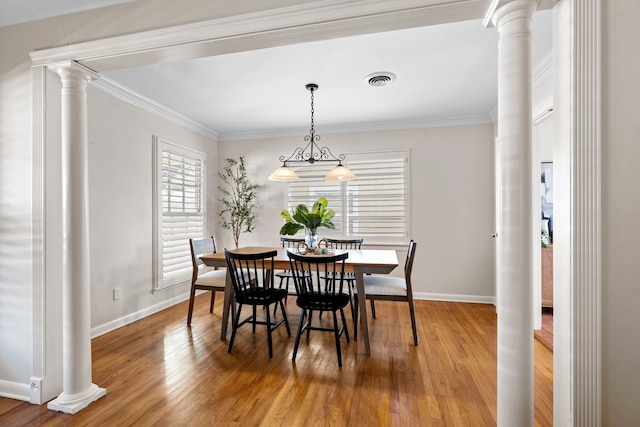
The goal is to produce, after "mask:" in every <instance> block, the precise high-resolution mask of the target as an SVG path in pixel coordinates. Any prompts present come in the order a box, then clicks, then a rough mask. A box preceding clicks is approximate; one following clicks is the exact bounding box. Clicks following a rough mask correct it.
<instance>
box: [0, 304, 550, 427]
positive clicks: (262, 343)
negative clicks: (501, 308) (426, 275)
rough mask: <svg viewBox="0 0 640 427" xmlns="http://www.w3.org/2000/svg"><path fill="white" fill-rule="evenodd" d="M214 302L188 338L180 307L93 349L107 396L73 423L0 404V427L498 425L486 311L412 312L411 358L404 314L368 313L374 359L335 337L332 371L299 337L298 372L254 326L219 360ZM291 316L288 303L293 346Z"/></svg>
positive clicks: (21, 405) (540, 412) (317, 349)
mask: <svg viewBox="0 0 640 427" xmlns="http://www.w3.org/2000/svg"><path fill="white" fill-rule="evenodd" d="M221 301H222V298H216V308H215V310H214V313H213V314H209V312H208V295H201V296H199V297H197V298H196V307H195V309H194V319H193V321H192V325H191V328H188V327H187V326H186V315H187V302H185V303H181V304H178V305H176V306H174V307H171V308H169V309H167V310H164V311H163V312H161V313H158V314H156V315H153V316H150V317H148V318H145V319H143V320H140V321H138V322H135V323H133V324H131V325H128V326H125V327H122V328H120V329H118V330H116V331H113V332H111V333H109V334H106V335H103V336H101V337H98V338H96V339H94V340H93V341H92V351H93V382H94V383H96V384H98V385H99V386H100V387H105V388H106V389H107V395H106V396H105V397H103V398H101V399H99V400H98V401H96V402H94V403H92V404H91V405H90V406H88V407H87V408H85V409H84V410H82V411H81V412H79V413H77V414H75V415H68V414H62V413H58V412H54V411H49V410H47V408H46V405H42V406H36V405H31V404H29V403H26V402H20V401H16V400H11V399H4V398H0V425H3V426H35V425H38V426H40V425H44V426H89V425H100V426H129V425H136V426H148V425H157V426H173V425H189V426H209V425H214V426H218V425H219V426H228V425H242V426H280V425H283V426H300V425H303V424H305V425H331V426H347V425H349V426H356V425H358V426H377V425H380V426H493V425H496V314H495V310H494V307H493V306H491V305H483V304H463V303H447V302H434V301H416V315H417V320H418V330H419V331H418V332H419V340H420V345H419V346H418V347H415V346H413V344H412V343H413V338H412V334H411V325H410V320H409V314H408V309H407V307H406V305H405V304H400V303H393V302H377V303H376V311H377V314H378V316H377V319H372V320H371V322H370V331H371V352H372V354H371V357H366V356H364V355H363V345H362V342H361V341H357V342H355V341H353V340H352V341H351V342H350V343H348V344H347V343H346V342H345V340H344V338H343V340H342V351H343V355H342V357H343V367H342V368H341V369H339V368H338V363H337V359H336V351H335V341H334V337H333V335H332V334H330V333H323V332H316V331H314V332H312V333H311V338H310V340H309V342H307V341H306V340H305V339H304V338H303V339H302V340H301V343H300V348H299V350H298V358H297V361H296V363H295V364H293V363H292V362H291V352H292V349H293V342H294V337H293V336H292V337H288V336H287V333H286V329H285V328H278V329H277V330H276V331H275V332H274V343H273V351H274V355H273V359H269V355H268V350H267V338H266V331H265V329H264V327H260V326H258V330H257V331H256V333H255V334H253V333H252V332H251V327H250V326H245V327H243V328H241V329H240V330H239V331H238V335H237V336H236V341H235V343H234V347H233V352H232V353H231V354H229V353H227V344H228V341H225V342H223V341H220V339H219V335H220V317H221V315H220V313H221V311H222V310H221V308H222V307H221V305H220V304H221ZM298 312H299V310H298V308H297V307H296V305H295V302H294V299H293V298H290V299H289V303H288V306H287V314H288V316H289V321H290V323H291V328H292V334H294V335H295V331H296V328H297V322H298V319H299V315H298ZM330 317H331V316H324V318H323V321H324V322H329V321H330V319H329V318H330ZM347 317H348V318H350V316H349V315H347ZM348 322H349V321H348ZM351 326H352V325H351V324H350V322H349V327H350V328H351ZM351 331H352V328H351ZM532 339H533V337H532ZM534 345H535V361H536V364H535V374H534V375H535V425H536V426H551V425H552V424H553V421H552V420H553V416H552V413H553V407H552V405H553V397H552V391H553V386H552V367H553V361H552V353H551V351H550V350H548V349H547V348H545V347H544V346H543V345H542V344H541V343H539V342H538V341H537V340H535V341H534Z"/></svg>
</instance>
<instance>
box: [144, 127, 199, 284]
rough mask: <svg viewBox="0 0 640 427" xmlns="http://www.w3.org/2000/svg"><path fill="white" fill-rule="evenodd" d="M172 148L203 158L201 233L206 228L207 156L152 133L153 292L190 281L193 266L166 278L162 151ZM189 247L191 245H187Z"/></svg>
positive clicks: (193, 156) (185, 155)
mask: <svg viewBox="0 0 640 427" xmlns="http://www.w3.org/2000/svg"><path fill="white" fill-rule="evenodd" d="M164 151H170V152H173V153H175V154H179V155H182V156H184V157H190V158H192V159H198V160H200V161H202V194H203V203H202V216H203V220H202V235H201V236H199V238H202V237H204V235H205V231H206V230H207V204H206V194H207V193H206V191H207V188H206V183H207V179H206V174H207V155H206V153H203V152H201V151H198V150H194V149H192V148H189V147H186V146H184V145H180V144H177V143H175V142H172V141H169V140H167V139H165V138H162V137H160V136H156V135H153V281H152V282H153V285H152V291H153V292H156V291H161V290H165V289H169V288H173V287H175V286H180V285H184V284H189V283H190V281H191V273H192V272H191V268H189V271H188V273H187V272H185V273H184V274H181V275H180V276H177V277H173V278H170V279H167V280H165V279H163V238H162V232H163V228H162V224H163V205H162V202H163V195H162V172H163V166H162V158H163V152H164ZM187 248H188V245H187Z"/></svg>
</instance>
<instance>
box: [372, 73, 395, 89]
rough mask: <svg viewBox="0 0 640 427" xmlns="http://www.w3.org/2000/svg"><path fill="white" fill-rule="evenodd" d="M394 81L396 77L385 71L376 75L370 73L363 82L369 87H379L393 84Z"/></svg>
mask: <svg viewBox="0 0 640 427" xmlns="http://www.w3.org/2000/svg"><path fill="white" fill-rule="evenodd" d="M395 79H396V75H395V74H393V73H389V72H386V71H378V72H377V73H371V74H369V75H368V76H367V77H365V78H364V80H365V81H366V82H367V83H369V85H370V86H375V87H380V86H386V85H388V84H391V83H393V81H394V80H395Z"/></svg>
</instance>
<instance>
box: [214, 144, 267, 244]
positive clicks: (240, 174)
mask: <svg viewBox="0 0 640 427" xmlns="http://www.w3.org/2000/svg"><path fill="white" fill-rule="evenodd" d="M226 162H227V163H226V166H225V168H224V169H223V170H222V171H221V172H218V177H219V178H220V179H221V180H222V182H224V185H220V186H218V190H219V191H220V194H222V197H220V198H219V199H218V200H219V201H220V202H222V204H223V205H224V209H222V210H221V211H220V213H219V215H220V227H222V228H224V229H225V230H231V232H232V233H233V242H234V243H235V245H236V249H237V248H238V241H239V240H240V233H242V232H243V231H246V232H248V233H250V232H251V230H253V229H254V225H253V220H254V219H255V213H254V210H255V207H256V205H255V198H256V195H257V194H256V190H257V189H258V188H260V186H259V185H255V184H251V183H250V182H249V179H248V178H247V170H246V168H245V165H244V157H243V156H240V159H239V160H236V159H226Z"/></svg>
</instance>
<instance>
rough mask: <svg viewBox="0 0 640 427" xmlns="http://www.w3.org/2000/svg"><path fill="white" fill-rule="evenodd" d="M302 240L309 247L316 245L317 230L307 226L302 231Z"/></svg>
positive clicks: (313, 247) (312, 247)
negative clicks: (303, 231)
mask: <svg viewBox="0 0 640 427" xmlns="http://www.w3.org/2000/svg"><path fill="white" fill-rule="evenodd" d="M304 242H305V243H306V244H307V246H308V247H309V248H311V249H315V248H317V247H318V230H317V229H315V228H307V229H305V233H304Z"/></svg>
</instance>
